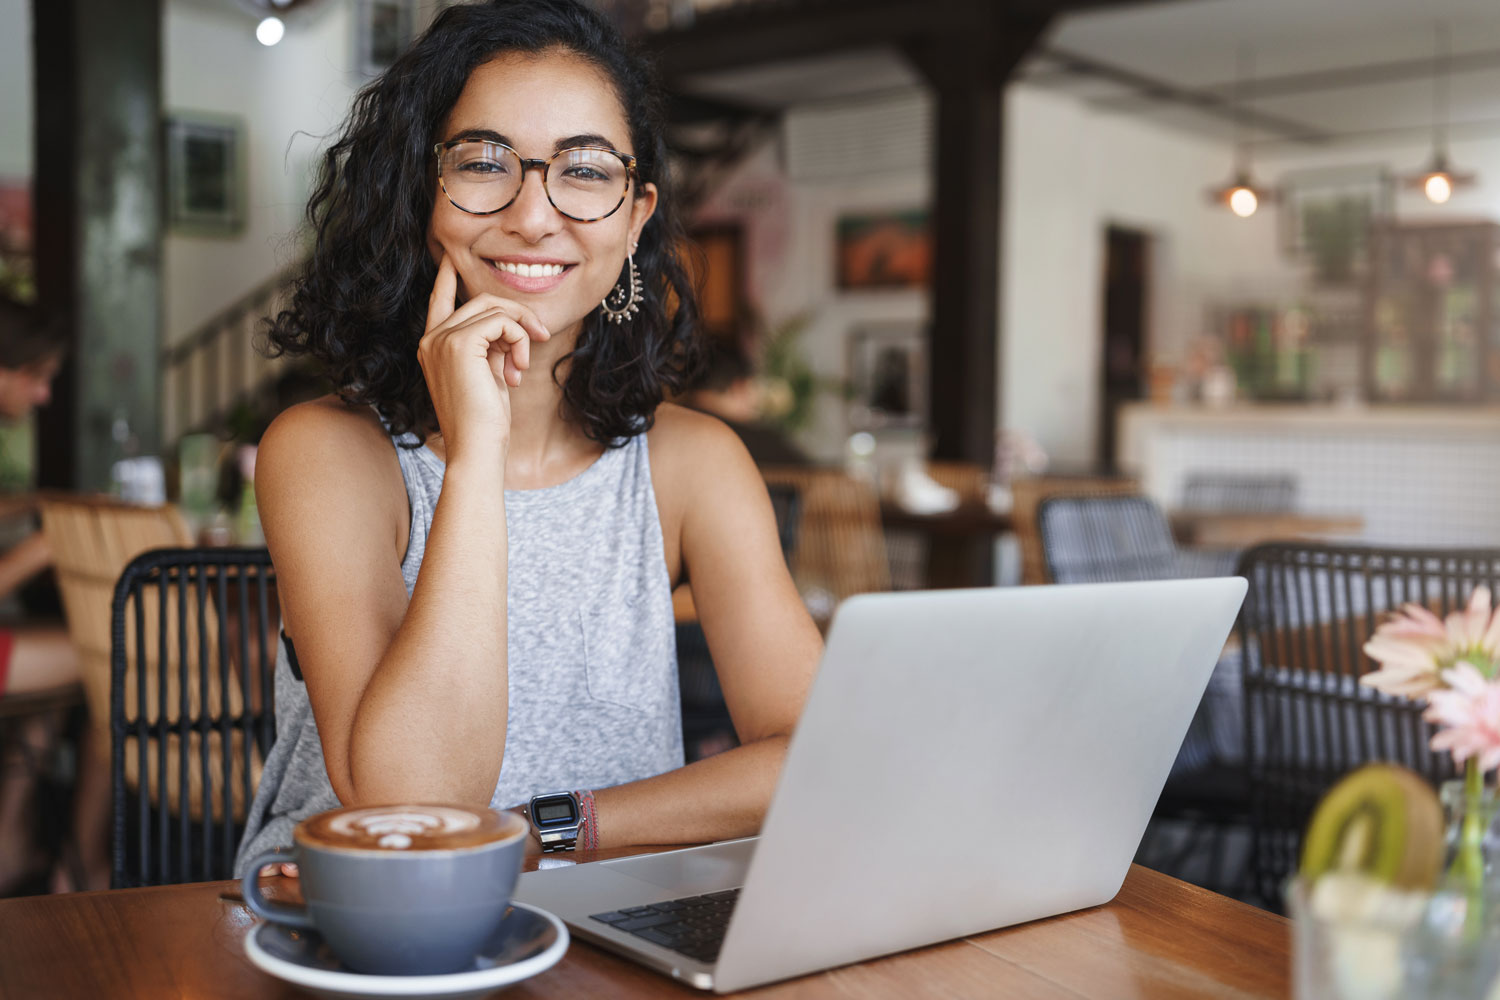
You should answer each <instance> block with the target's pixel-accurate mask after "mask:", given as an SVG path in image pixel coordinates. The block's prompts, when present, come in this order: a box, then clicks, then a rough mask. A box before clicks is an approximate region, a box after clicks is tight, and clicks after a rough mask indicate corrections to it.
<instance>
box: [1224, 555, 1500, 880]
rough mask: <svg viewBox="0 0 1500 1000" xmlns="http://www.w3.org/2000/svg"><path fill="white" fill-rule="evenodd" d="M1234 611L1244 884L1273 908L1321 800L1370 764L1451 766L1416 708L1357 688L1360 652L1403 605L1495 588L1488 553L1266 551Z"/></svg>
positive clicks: (1499, 581)
mask: <svg viewBox="0 0 1500 1000" xmlns="http://www.w3.org/2000/svg"><path fill="white" fill-rule="evenodd" d="M1240 575H1242V576H1244V577H1247V578H1248V579H1249V581H1250V591H1249V594H1248V595H1247V596H1246V598H1245V607H1244V610H1243V611H1242V613H1241V615H1240V626H1239V628H1240V642H1241V646H1242V647H1243V649H1244V655H1245V660H1244V672H1243V684H1244V702H1245V704H1244V711H1245V755H1246V764H1247V770H1248V777H1249V783H1250V814H1251V823H1252V825H1251V833H1252V838H1251V859H1250V873H1251V879H1252V883H1253V885H1252V887H1253V889H1254V890H1255V892H1256V893H1257V895H1258V896H1259V897H1260V898H1261V899H1262V900H1263V901H1264V902H1266V903H1267V904H1268V905H1270V906H1271V907H1273V908H1279V906H1280V903H1281V887H1282V883H1283V881H1284V880H1285V879H1286V877H1287V876H1288V875H1289V874H1290V873H1291V872H1292V870H1293V869H1294V868H1295V867H1296V865H1297V859H1298V856H1299V853H1300V850H1301V843H1302V831H1303V829H1304V828H1305V827H1306V825H1307V821H1308V818H1309V817H1310V815H1311V813H1312V810H1313V808H1314V806H1315V805H1316V804H1317V801H1318V799H1319V797H1321V796H1322V794H1323V793H1324V792H1325V791H1326V790H1327V789H1328V788H1329V786H1330V785H1332V784H1333V783H1334V782H1335V781H1337V780H1338V778H1339V777H1341V776H1342V775H1344V774H1346V773H1348V772H1349V771H1351V770H1353V769H1355V768H1357V767H1359V766H1360V765H1361V764H1363V763H1365V762H1367V761H1372V760H1386V761H1394V762H1396V763H1400V764H1404V765H1406V766H1407V767H1410V768H1412V769H1413V770H1415V771H1417V772H1418V773H1420V774H1422V775H1423V776H1424V777H1426V778H1427V779H1428V780H1429V781H1431V782H1432V783H1434V784H1438V783H1440V782H1442V781H1445V780H1447V779H1449V778H1451V777H1454V776H1455V774H1456V772H1455V770H1454V768H1453V764H1452V761H1451V759H1450V758H1449V756H1448V755H1447V754H1437V753H1433V752H1432V751H1431V750H1430V749H1429V747H1428V743H1429V740H1430V738H1431V736H1432V727H1431V726H1430V725H1429V724H1428V723H1426V722H1423V721H1422V711H1423V705H1422V703H1420V702H1416V701H1412V700H1409V699H1404V698H1392V697H1389V696H1387V695H1384V694H1381V693H1380V692H1378V691H1376V690H1374V689H1373V688H1369V687H1364V686H1362V685H1360V684H1359V677H1360V675H1362V674H1365V673H1368V672H1370V671H1371V670H1374V669H1376V665H1375V663H1374V662H1373V661H1371V660H1370V659H1369V658H1368V657H1367V656H1365V655H1364V653H1363V651H1362V647H1363V645H1364V643H1365V641H1366V640H1367V639H1368V638H1369V637H1370V635H1371V634H1372V633H1373V632H1374V631H1375V628H1376V626H1377V625H1378V624H1379V623H1380V619H1381V616H1382V615H1383V614H1384V613H1386V612H1388V611H1391V610H1394V609H1395V608H1397V607H1399V606H1400V605H1402V604H1405V603H1407V602H1413V603H1419V604H1424V605H1426V606H1427V607H1428V608H1430V609H1431V610H1432V611H1434V612H1436V613H1438V614H1446V613H1448V612H1449V611H1452V610H1455V609H1457V608H1460V607H1462V606H1463V605H1464V604H1465V603H1466V602H1467V600H1468V597H1469V595H1470V593H1471V592H1472V591H1473V588H1474V587H1475V586H1477V585H1479V584H1486V585H1488V586H1489V587H1491V588H1492V589H1500V549H1484V550H1442V549H1385V548H1365V547H1358V548H1356V547H1342V546H1330V545H1316V544H1303V543H1295V544H1294V543H1272V544H1267V545H1261V546H1258V547H1256V548H1253V549H1251V550H1249V551H1248V552H1246V553H1245V555H1244V558H1243V559H1242V560H1241V561H1240Z"/></svg>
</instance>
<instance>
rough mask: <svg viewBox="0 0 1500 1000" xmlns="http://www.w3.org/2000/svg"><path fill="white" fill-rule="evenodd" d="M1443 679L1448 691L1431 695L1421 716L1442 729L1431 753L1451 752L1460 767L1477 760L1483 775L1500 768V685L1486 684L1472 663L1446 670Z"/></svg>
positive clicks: (1490, 681) (1461, 664)
mask: <svg viewBox="0 0 1500 1000" xmlns="http://www.w3.org/2000/svg"><path fill="white" fill-rule="evenodd" d="M1442 679H1443V681H1444V682H1445V683H1446V684H1447V685H1448V688H1447V689H1446V690H1438V691H1433V692H1432V693H1431V694H1429V695H1428V696H1427V711H1426V712H1424V713H1423V714H1422V718H1424V719H1426V720H1427V721H1428V722H1432V723H1435V724H1436V725H1437V726H1438V727H1439V729H1438V732H1437V734H1436V735H1434V736H1433V737H1432V749H1434V750H1437V751H1443V750H1447V751H1449V752H1451V753H1452V754H1453V762H1454V763H1455V764H1459V765H1462V764H1463V763H1464V761H1466V760H1468V759H1469V758H1470V757H1475V758H1478V760H1479V769H1480V770H1481V771H1490V770H1493V769H1494V768H1495V767H1497V766H1500V681H1492V680H1486V679H1485V677H1484V675H1483V674H1481V673H1480V672H1479V671H1478V670H1477V669H1475V667H1474V666H1473V665H1472V664H1469V663H1460V664H1458V665H1457V666H1455V667H1453V668H1452V669H1450V670H1444V671H1443V673H1442Z"/></svg>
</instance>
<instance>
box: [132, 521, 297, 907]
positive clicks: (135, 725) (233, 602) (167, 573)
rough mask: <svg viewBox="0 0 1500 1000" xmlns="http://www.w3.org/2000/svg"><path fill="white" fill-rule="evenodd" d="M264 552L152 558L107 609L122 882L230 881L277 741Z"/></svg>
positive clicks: (273, 622)
mask: <svg viewBox="0 0 1500 1000" xmlns="http://www.w3.org/2000/svg"><path fill="white" fill-rule="evenodd" d="M275 582H276V580H275V570H274V569H273V568H272V566H271V557H270V554H269V553H268V552H267V551H266V550H265V549H263V548H254V549H230V548H172V549H158V550H154V551H151V552H146V553H144V554H142V555H140V556H138V557H136V558H135V559H133V560H131V562H130V563H129V565H127V566H126V567H125V569H124V571H123V572H122V573H121V575H120V579H119V582H118V584H117V585H116V587H115V592H114V597H113V600H112V602H111V608H110V616H109V622H110V633H111V637H112V641H111V655H110V659H111V662H110V704H111V712H110V722H111V725H110V736H111V741H110V745H111V749H112V754H111V775H112V785H113V791H114V885H115V886H116V887H117V888H118V887H123V886H137V885H161V884H167V883H174V882H184V881H200V880H208V879H221V878H229V877H230V876H231V874H232V872H231V870H230V869H231V865H232V863H233V861H234V852H235V848H236V845H237V844H238V843H239V838H240V834H241V833H242V831H243V826H244V819H245V814H246V810H247V809H248V807H249V804H250V801H251V799H252V798H253V797H254V794H255V788H256V785H257V784H258V783H259V780H260V773H261V766H262V763H263V762H264V760H265V755H266V754H267V753H269V752H270V749H271V744H272V743H273V742H274V740H275V735H276V728H275V703H274V697H273V693H272V687H271V685H272V677H273V674H274V669H275V664H276V642H277V638H276V636H277V623H278V621H279V618H280V615H279V606H278V604H277V602H276V594H275Z"/></svg>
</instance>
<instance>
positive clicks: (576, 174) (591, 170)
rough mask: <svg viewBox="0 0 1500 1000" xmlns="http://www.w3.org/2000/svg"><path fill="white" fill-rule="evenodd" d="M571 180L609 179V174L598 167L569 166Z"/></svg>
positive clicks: (568, 173) (568, 171) (568, 172)
mask: <svg viewBox="0 0 1500 1000" xmlns="http://www.w3.org/2000/svg"><path fill="white" fill-rule="evenodd" d="M567 176H568V179H569V180H576V181H607V180H609V175H608V174H606V173H605V172H604V171H602V170H600V169H598V168H596V167H569V168H568V170H567Z"/></svg>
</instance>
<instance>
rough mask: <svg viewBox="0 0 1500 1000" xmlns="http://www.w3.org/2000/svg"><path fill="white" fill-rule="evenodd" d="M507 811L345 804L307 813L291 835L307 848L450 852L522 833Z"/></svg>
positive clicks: (519, 822)
mask: <svg viewBox="0 0 1500 1000" xmlns="http://www.w3.org/2000/svg"><path fill="white" fill-rule="evenodd" d="M526 829H527V827H526V821H525V820H523V819H521V818H520V817H519V816H516V815H514V814H512V813H497V812H495V811H494V810H492V809H471V808H469V807H467V806H445V805H395V806H346V807H345V808H343V809H331V810H329V811H328V812H323V813H318V814H317V815H316V816H309V817H308V818H307V819H305V820H303V821H302V822H301V823H299V824H298V825H297V829H296V831H295V832H294V834H293V837H294V838H295V839H296V840H297V842H298V843H300V844H303V845H305V846H308V847H322V848H328V849H332V850H340V849H342V850H358V851H390V852H391V853H393V854H394V853H402V852H407V851H452V850H458V849H461V848H466V847H481V846H483V845H485V844H492V843H495V842H497V841H501V840H509V839H511V838H512V837H515V836H518V835H520V834H524V833H525V832H526Z"/></svg>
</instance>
